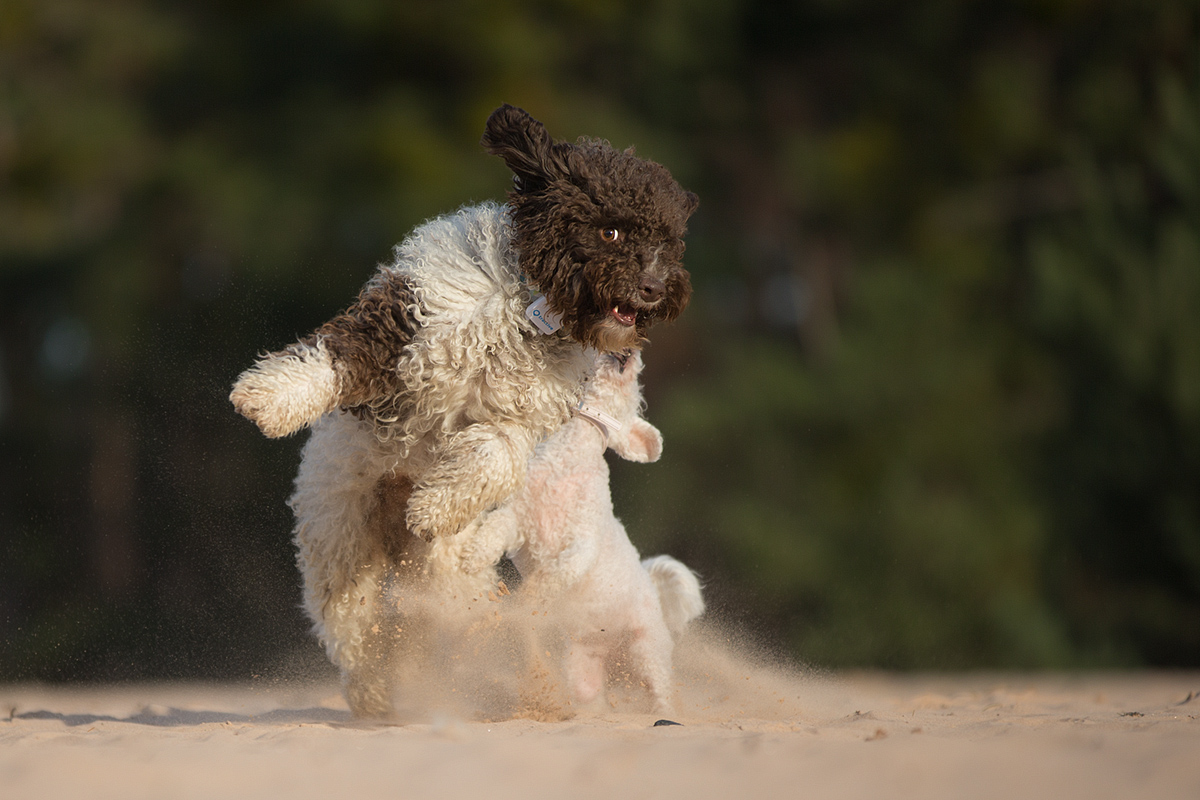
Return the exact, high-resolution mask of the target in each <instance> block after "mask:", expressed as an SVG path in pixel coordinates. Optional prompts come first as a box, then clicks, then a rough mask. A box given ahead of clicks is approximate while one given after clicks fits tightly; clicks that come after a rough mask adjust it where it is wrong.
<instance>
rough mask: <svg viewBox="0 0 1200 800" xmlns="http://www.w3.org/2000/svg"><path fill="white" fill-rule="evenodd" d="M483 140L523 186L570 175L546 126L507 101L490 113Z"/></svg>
mask: <svg viewBox="0 0 1200 800" xmlns="http://www.w3.org/2000/svg"><path fill="white" fill-rule="evenodd" d="M480 144H482V145H483V147H484V149H485V150H487V151H488V152H489V153H491V154H492V155H494V156H500V157H501V158H502V159H504V163H505V164H508V168H509V169H511V170H512V171H513V174H515V175H516V176H517V178H518V179H519V181H520V186H519V188H520V189H522V190H529V189H531V188H534V187H536V186H541V185H543V184H545V183H547V182H549V181H552V180H554V179H556V178H561V177H563V176H565V175H566V172H567V168H566V164H565V163H564V162H563V160H562V156H561V154H560V153H559V152H557V150H558V149H559V148H556V147H555V146H554V140H553V139H551V138H550V134H549V133H547V132H546V128H545V126H543V125H542V123H540V122H538V121H537V120H536V119H534V118H533V117H531V116H529V114H528V113H527V112H526V111H524V110H523V109H520V108H516V107H514V106H510V105H508V104H507V103H506V104H504V105H502V106H500V107H499V108H497V109H496V110H495V111H493V112H492V115H491V116H490V117H488V121H487V124H486V125H485V126H484V130H483V138H482V139H481V140H480Z"/></svg>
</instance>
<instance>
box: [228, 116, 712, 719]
mask: <svg viewBox="0 0 1200 800" xmlns="http://www.w3.org/2000/svg"><path fill="white" fill-rule="evenodd" d="M483 145H484V147H485V148H486V149H487V150H488V151H489V152H491V153H493V154H495V155H499V156H500V157H501V158H503V159H504V161H505V162H506V163H507V164H508V166H509V167H510V168H511V169H512V171H513V173H514V185H515V188H514V190H513V191H512V192H511V193H510V194H509V200H508V203H507V204H505V205H504V206H500V205H496V204H494V203H484V204H482V205H479V206H474V207H471V208H464V209H462V210H460V211H459V212H457V213H455V214H452V215H447V216H444V217H439V218H437V219H434V220H432V221H430V222H428V223H426V224H424V225H422V226H421V227H419V228H417V229H416V230H415V231H414V232H413V233H412V234H411V235H410V236H409V238H408V239H406V240H405V241H404V242H403V243H402V244H400V245H398V246H397V247H396V250H395V259H394V260H393V261H392V263H389V264H386V265H382V266H381V267H380V268H379V270H378V272H377V273H376V274H375V276H374V277H373V278H372V279H371V280H370V281H369V282H368V283H367V285H366V286H365V287H364V288H363V290H362V292H361V293H360V295H359V297H358V299H357V300H356V301H355V302H354V303H353V304H352V305H351V306H350V307H349V308H348V309H347V310H346V311H345V312H344V313H342V314H340V315H338V316H337V317H335V318H334V319H332V320H330V321H329V322H327V323H325V324H324V325H322V326H321V327H319V328H318V329H317V330H316V331H315V332H314V333H313V334H311V335H309V336H307V337H305V338H304V339H301V340H300V341H299V342H296V343H294V344H292V345H290V346H288V347H286V348H285V349H283V350H281V351H278V352H275V353H270V354H267V355H264V356H262V357H261V358H260V359H259V361H258V362H257V363H256V364H255V365H254V366H253V367H251V368H250V369H248V370H246V371H245V372H244V373H242V375H241V376H240V377H239V378H238V380H237V382H236V384H235V386H234V389H233V392H232V393H231V395H230V399H231V401H232V402H233V404H234V406H235V407H236V409H237V410H238V411H239V412H240V413H241V414H243V415H244V416H246V417H248V418H250V419H251V420H253V421H254V422H255V423H256V424H257V425H258V426H259V428H260V429H261V430H262V431H263V432H264V433H265V434H266V435H268V436H272V437H276V436H285V435H288V434H291V433H293V432H295V431H298V430H300V429H302V428H304V427H306V426H311V427H312V436H311V438H310V439H309V440H308V442H307V443H306V444H305V446H304V450H303V454H302V460H301V464H300V470H299V474H298V475H297V477H296V484H295V492H294V494H293V495H292V497H291V500H290V505H291V507H292V509H293V511H294V512H295V516H296V526H295V541H296V545H297V549H298V554H297V563H298V565H299V568H300V572H301V574H302V576H303V580H304V607H305V610H306V611H307V613H308V615H309V617H310V618H311V619H312V621H313V627H314V631H315V632H316V634H317V635H318V636H319V637H320V639H321V641H322V642H323V643H324V645H325V648H326V652H327V653H328V655H329V657H330V659H331V660H332V661H333V663H334V664H335V665H337V666H338V667H339V669H340V670H341V673H342V676H343V683H344V687H345V693H346V698H347V701H348V703H349V705H350V708H351V710H352V711H353V712H354V713H355V714H356V715H359V716H366V717H371V716H388V715H389V714H391V712H392V710H393V704H392V697H391V687H390V682H391V662H390V655H389V654H390V653H392V652H393V651H394V650H395V649H396V648H398V647H406V646H417V645H419V641H418V640H417V639H416V638H414V637H416V636H417V633H418V632H419V629H420V625H417V624H396V625H394V626H392V625H390V624H385V619H384V617H385V612H386V611H387V609H385V608H384V607H383V601H384V598H383V597H382V595H381V589H382V588H383V587H384V584H385V583H388V582H389V581H390V582H393V583H396V584H399V586H400V587H401V588H402V589H404V588H405V587H408V588H409V589H411V590H412V591H401V592H400V593H399V594H398V595H397V596H398V597H404V596H406V595H409V596H411V595H413V594H417V593H419V590H420V587H421V585H422V581H423V580H424V577H423V576H424V575H425V572H426V570H425V564H424V559H425V555H426V551H427V548H428V545H427V544H426V542H428V541H432V540H434V539H437V538H438V537H452V536H453V535H454V534H456V533H458V532H459V531H461V530H462V529H463V528H464V527H465V526H467V525H468V524H469V523H470V522H471V521H472V520H474V519H475V518H476V517H477V516H478V515H479V514H480V513H482V512H484V511H486V510H488V509H490V508H494V507H496V506H497V505H499V504H500V503H502V502H504V501H505V500H506V499H507V498H508V497H509V496H511V495H512V494H513V493H514V492H515V491H517V490H518V489H520V488H521V486H522V484H523V482H524V480H525V474H526V465H527V462H528V460H529V456H530V455H531V454H532V452H533V449H534V447H535V445H536V444H537V443H538V442H539V441H541V440H543V439H544V438H545V437H546V436H548V435H549V434H551V433H552V432H553V431H555V430H556V429H558V428H559V427H560V426H561V425H562V424H563V423H564V422H565V421H566V420H567V419H568V418H569V416H570V414H571V412H572V409H573V408H574V407H575V406H576V405H577V403H578V401H579V398H580V393H581V386H582V382H583V380H584V379H585V378H586V377H587V375H588V373H589V370H590V369H591V367H592V355H591V354H590V350H597V351H615V350H622V349H625V348H629V347H636V346H638V345H640V343H641V342H642V340H643V339H644V334H645V332H646V331H647V330H648V328H649V327H650V326H651V325H652V324H653V323H654V322H656V321H658V320H671V319H674V318H675V317H676V316H678V314H679V313H680V312H681V311H682V310H683V308H684V307H685V306H686V305H687V302H688V298H689V296H690V292H691V287H690V283H689V279H688V275H687V272H686V270H684V268H683V265H682V262H681V258H682V255H683V235H684V233H685V230H686V221H687V218H688V216H689V215H690V214H691V213H692V212H693V211H694V210H695V208H696V197H695V195H693V194H691V193H690V192H685V191H684V190H683V189H682V188H680V187H679V185H678V184H677V183H676V182H675V181H674V179H673V178H672V177H671V175H670V173H669V172H668V171H667V170H666V169H665V168H664V167H662V166H660V165H658V164H655V163H653V162H650V161H645V160H643V159H640V158H638V157H636V156H635V155H633V152H632V150H628V151H618V150H615V149H614V148H612V147H611V146H609V145H608V144H607V143H605V142H600V141H596V140H590V139H581V140H579V141H578V142H576V143H564V142H558V141H554V140H553V139H552V138H551V137H550V136H549V134H548V133H547V132H546V130H545V128H544V127H543V126H542V125H541V123H539V122H537V121H536V120H534V119H533V118H532V117H530V116H529V115H528V114H527V113H525V112H524V111H522V110H520V109H517V108H513V107H511V106H503V107H501V108H499V109H497V110H496V111H495V112H494V113H493V114H492V115H491V117H490V118H489V119H488V121H487V125H486V128H485V132H484V136H483ZM410 534H415V535H410ZM400 611H401V613H404V609H400ZM401 632H403V633H404V636H406V637H408V640H405V641H402V639H404V637H402V636H400V634H401Z"/></svg>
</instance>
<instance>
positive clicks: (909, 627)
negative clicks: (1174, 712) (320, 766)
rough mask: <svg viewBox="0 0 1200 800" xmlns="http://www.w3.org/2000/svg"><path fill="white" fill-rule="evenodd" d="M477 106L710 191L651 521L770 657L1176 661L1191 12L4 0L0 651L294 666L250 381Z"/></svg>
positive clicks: (353, 275)
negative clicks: (240, 388)
mask: <svg viewBox="0 0 1200 800" xmlns="http://www.w3.org/2000/svg"><path fill="white" fill-rule="evenodd" d="M502 102H510V103H513V104H516V105H520V106H522V107H524V108H526V109H528V110H529V111H530V112H531V113H532V114H533V115H534V116H536V117H538V118H539V119H541V120H543V121H544V122H545V123H546V125H547V127H548V128H549V130H550V131H551V132H552V133H553V134H554V135H556V136H558V137H560V138H567V139H573V138H575V137H577V136H580V135H594V136H599V137H603V138H607V139H609V140H611V141H612V142H613V143H614V144H615V145H618V146H620V147H624V146H627V145H629V144H635V145H636V146H637V148H638V152H639V153H640V154H641V155H643V156H646V157H648V158H652V159H654V160H656V161H660V162H662V163H664V164H666V165H668V166H669V167H670V169H671V170H672V171H673V172H674V174H675V175H676V177H677V178H678V179H679V180H680V182H681V183H682V184H684V186H686V187H687V188H689V189H691V190H693V191H695V192H697V193H698V194H699V195H700V197H701V208H700V211H699V212H698V213H697V215H696V216H695V217H694V218H693V223H692V229H691V233H690V235H689V240H688V256H687V258H688V266H689V268H690V269H691V270H692V273H693V281H694V285H695V289H696V294H695V299H694V302H693V304H692V306H691V307H690V308H689V310H688V311H687V313H686V314H685V315H684V318H683V319H682V320H681V321H680V322H678V323H676V324H675V325H673V326H671V327H667V328H660V329H657V330H656V331H655V333H654V335H653V340H652V343H651V345H650V347H649V348H648V350H647V355H646V358H647V363H648V367H647V372H646V377H645V380H646V383H647V397H648V401H649V409H648V416H649V418H650V419H651V421H653V422H654V423H655V424H657V425H658V426H659V427H660V428H661V430H662V431H663V433H664V435H665V438H666V450H665V454H664V457H663V459H662V460H661V461H660V462H658V463H657V464H654V465H649V466H645V465H627V464H614V469H615V470H616V471H615V474H614V487H613V491H614V496H615V500H616V506H617V511H618V514H619V515H620V516H621V517H622V518H623V519H624V521H625V522H626V523H627V525H628V527H629V530H630V533H631V535H632V537H633V538H634V540H635V543H636V544H638V546H639V548H640V549H641V550H642V551H643V553H655V552H669V553H672V554H673V555H675V556H677V557H679V558H681V559H683V560H684V561H686V562H687V563H688V564H689V565H691V566H692V567H694V568H695V569H697V570H698V571H700V572H701V573H702V575H703V576H704V579H705V581H706V583H707V587H708V588H707V591H708V595H709V597H710V599H711V601H712V604H713V606H714V613H715V615H716V616H718V617H719V618H723V619H726V620H729V621H731V622H732V623H733V624H734V625H736V626H737V627H739V628H742V629H744V630H747V631H749V632H751V633H752V634H753V636H755V637H757V638H759V639H760V640H762V641H765V642H767V643H769V644H770V645H771V646H772V647H774V648H776V649H777V650H778V651H779V652H782V653H785V654H787V655H788V656H789V657H790V658H792V659H795V660H796V661H798V662H802V663H807V664H812V665H817V666H823V667H834V668H838V667H882V668H890V669H961V668H1095V667H1134V666H1160V667H1170V666H1190V667H1196V666H1200V4H1198V3H1196V2H1185V1H1184V0H1177V1H1176V0H1161V1H1160V2H1145V1H1144V0H1137V1H1135V0H1011V1H1010V2H1000V1H999V0H993V1H991V2H984V1H975V0H903V2H901V1H899V0H808V2H790V3H789V2H772V1H771V0H689V2H683V0H263V1H262V2H254V3H246V2H243V1H242V0H208V1H207V2H187V1H185V0H103V1H99V0H96V1H93V2H88V1H87V0H5V2H4V3H3V4H0V547H2V550H0V679H3V680H25V679H44V680H85V679H103V680H122V679H138V678H155V677H161V678H172V677H203V678H248V677H250V676H253V675H259V674H264V673H267V672H270V671H271V670H278V669H281V668H282V667H281V665H289V664H290V665H295V664H301V665H304V664H308V665H320V664H323V663H324V658H323V655H322V653H321V652H320V651H319V649H318V648H317V646H316V644H315V643H314V642H313V640H312V639H311V638H310V637H309V635H308V633H307V625H306V623H305V621H304V619H303V618H302V616H301V614H300V611H299V609H298V603H299V578H298V575H297V572H296V569H295V566H294V563H293V550H292V545H291V543H290V524H291V518H290V512H289V511H288V510H287V508H286V506H285V504H284V501H285V499H286V497H287V496H288V494H289V491H290V483H291V480H292V477H293V475H294V474H295V468H296V465H297V463H298V451H299V446H300V444H301V443H302V441H303V436H300V437H295V438H293V439H290V440H285V441H268V440H266V439H265V438H263V437H262V436H261V435H260V434H259V433H258V431H257V429H256V428H255V427H254V426H253V425H251V424H250V423H248V422H246V421H245V420H243V419H241V418H240V417H238V416H237V415H236V414H234V412H233V411H232V408H231V406H230V405H229V403H228V401H227V399H226V398H227V394H228V391H229V388H230V385H231V383H232V381H233V379H234V378H235V377H236V375H237V374H238V373H239V372H240V371H241V370H242V369H244V368H245V367H247V366H249V365H250V364H251V363H252V361H253V359H254V357H255V354H256V353H257V352H259V351H261V350H265V349H270V348H278V347H280V346H282V345H284V344H286V343H288V342H290V341H292V340H293V339H294V338H295V337H297V336H298V335H302V334H305V333H307V332H308V331H310V330H311V329H312V328H313V327H315V326H316V325H317V324H319V323H320V322H322V321H324V320H325V319H327V318H328V317H330V316H331V315H332V314H334V313H336V312H337V311H339V310H340V309H341V308H343V307H344V306H345V305H347V304H348V303H349V302H350V300H351V299H352V298H353V297H354V295H355V294H356V292H357V290H358V288H359V287H360V285H361V284H362V283H363V282H364V281H365V280H366V279H367V278H368V277H369V275H370V274H371V273H372V272H373V270H374V269H375V265H376V264H377V263H378V262H380V261H383V260H385V259H387V258H388V256H389V252H390V248H391V246H392V245H393V244H394V243H396V242H398V241H399V240H400V239H402V238H403V237H404V236H405V234H406V233H407V232H408V231H409V230H410V229H411V228H412V227H413V226H414V225H415V224H417V223H419V222H421V221H422V220H424V219H427V218H429V217H431V216H434V215H437V214H439V213H443V212H446V211H451V210H453V209H455V208H457V207H458V206H459V205H462V204H466V203H471V202H477V201H481V200H485V199H500V198H502V197H503V194H504V192H505V190H506V188H507V187H508V185H509V176H508V174H507V172H506V170H505V168H504V166H503V164H502V163H501V162H500V161H499V160H498V159H495V158H492V157H489V156H487V155H485V154H484V153H483V152H482V150H481V149H480V147H479V146H478V140H479V136H480V133H481V132H482V126H483V122H484V120H485V119H486V117H487V115H488V113H489V112H490V111H491V110H492V109H493V108H495V107H496V106H497V105H499V104H500V103H502Z"/></svg>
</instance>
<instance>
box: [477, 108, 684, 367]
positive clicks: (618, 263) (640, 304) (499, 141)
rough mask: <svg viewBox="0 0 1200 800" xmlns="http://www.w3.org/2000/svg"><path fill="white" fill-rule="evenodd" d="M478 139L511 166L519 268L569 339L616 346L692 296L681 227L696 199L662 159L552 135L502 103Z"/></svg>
mask: <svg viewBox="0 0 1200 800" xmlns="http://www.w3.org/2000/svg"><path fill="white" fill-rule="evenodd" d="M482 144H483V146H484V147H485V148H486V149H487V151H488V152H490V153H492V154H494V155H498V156H500V157H501V158H503V159H504V161H505V163H506V164H508V166H509V168H510V169H511V170H512V171H513V173H514V186H515V188H514V189H513V191H512V192H510V193H509V205H510V208H511V215H512V220H513V225H514V228H515V233H516V236H515V242H516V247H517V251H518V253H519V256H520V264H521V268H522V270H524V272H525V274H526V275H527V276H528V278H529V280H530V281H531V282H533V283H534V284H536V285H537V287H538V289H540V290H541V291H542V292H544V293H545V294H546V300H547V303H548V305H549V306H550V308H551V309H552V310H553V311H555V312H557V313H558V314H560V315H561V316H562V320H563V325H564V327H565V328H566V329H567V330H568V331H569V333H570V334H571V336H572V337H573V338H575V339H576V340H578V341H580V342H584V343H586V344H589V345H592V346H593V347H596V348H598V349H600V350H604V351H611V350H620V349H623V348H625V347H630V346H635V345H638V344H640V342H641V341H642V340H643V339H644V337H645V334H646V331H647V329H648V328H649V327H650V326H651V325H652V324H653V323H654V322H656V321H658V320H666V321H670V320H673V319H675V318H676V317H678V316H679V314H680V313H681V312H682V311H683V309H684V308H685V307H686V306H687V303H688V300H689V298H690V297H691V282H690V280H689V278H688V274H687V271H686V270H685V269H684V268H683V264H682V263H681V259H682V258H683V250H684V245H683V236H684V234H685V233H686V231H687V220H688V217H689V216H691V214H692V212H694V211H695V210H696V206H697V204H698V200H697V198H696V195H694V194H692V193H691V192H687V191H684V190H683V189H682V188H681V187H680V186H679V184H678V183H676V182H675V179H674V178H672V177H671V174H670V173H669V172H668V171H667V169H666V168H665V167H663V166H661V165H659V164H656V163H654V162H653V161H646V160H644V159H641V158H638V157H637V156H635V155H634V154H633V150H632V148H631V149H629V150H626V151H623V152H622V151H619V150H616V149H614V148H613V147H612V146H610V145H609V144H608V143H607V142H603V141H599V140H595V139H580V140H579V141H578V142H576V143H574V144H570V143H566V142H556V141H554V140H553V139H551V138H550V135H549V134H548V133H547V132H546V129H545V128H544V127H543V126H542V124H541V123H540V122H538V121H537V120H535V119H534V118H533V117H531V116H529V114H527V113H526V112H524V111H522V110H521V109H519V108H514V107H512V106H509V105H505V106H501V107H500V108H498V109H496V111H494V112H493V113H492V115H491V117H489V119H488V121H487V125H486V128H485V132H484V134H483V140H482ZM610 231H616V232H617V236H616V237H615V241H612V240H610V239H609V238H606V232H610ZM630 322H632V323H633V324H629V323H630Z"/></svg>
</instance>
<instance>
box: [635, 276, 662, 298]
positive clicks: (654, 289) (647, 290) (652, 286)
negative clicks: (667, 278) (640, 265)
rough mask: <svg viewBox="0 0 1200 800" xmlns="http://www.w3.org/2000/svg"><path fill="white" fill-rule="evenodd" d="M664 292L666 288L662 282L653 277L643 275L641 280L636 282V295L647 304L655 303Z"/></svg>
mask: <svg viewBox="0 0 1200 800" xmlns="http://www.w3.org/2000/svg"><path fill="white" fill-rule="evenodd" d="M666 291H667V287H666V286H665V285H663V282H662V281H660V280H659V279H658V278H656V277H654V276H653V275H643V276H642V279H641V280H640V281H638V294H640V295H641V296H642V299H643V300H645V301H646V302H647V303H657V302H658V301H659V300H661V299H662V296H663V295H664V294H665V293H666Z"/></svg>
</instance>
